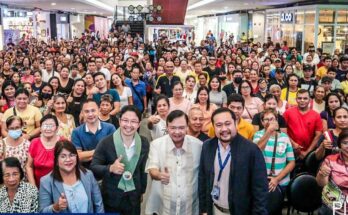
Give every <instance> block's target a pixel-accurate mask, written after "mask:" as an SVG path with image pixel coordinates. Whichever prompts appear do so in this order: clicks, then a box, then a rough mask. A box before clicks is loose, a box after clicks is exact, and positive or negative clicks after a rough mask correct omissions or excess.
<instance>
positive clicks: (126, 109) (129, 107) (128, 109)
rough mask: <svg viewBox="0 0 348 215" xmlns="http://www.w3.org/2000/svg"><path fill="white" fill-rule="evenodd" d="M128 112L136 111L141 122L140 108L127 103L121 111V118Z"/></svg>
mask: <svg viewBox="0 0 348 215" xmlns="http://www.w3.org/2000/svg"><path fill="white" fill-rule="evenodd" d="M126 112H134V113H135V114H136V115H137V117H138V119H139V122H140V121H141V112H140V111H139V109H138V108H136V107H135V106H134V105H126V106H124V107H123V108H122V109H121V111H120V113H119V114H120V119H121V118H122V116H123V115H124V114H125V113H126Z"/></svg>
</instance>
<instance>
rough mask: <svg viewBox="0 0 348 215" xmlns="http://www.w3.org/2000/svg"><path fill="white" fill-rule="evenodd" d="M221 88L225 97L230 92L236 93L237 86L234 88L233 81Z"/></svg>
mask: <svg viewBox="0 0 348 215" xmlns="http://www.w3.org/2000/svg"><path fill="white" fill-rule="evenodd" d="M222 90H223V91H225V93H226V95H227V97H228V96H229V95H231V94H232V93H237V90H238V89H237V88H235V86H234V84H233V82H232V83H230V84H227V85H225V86H224V87H223V88H222Z"/></svg>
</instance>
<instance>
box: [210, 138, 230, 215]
mask: <svg viewBox="0 0 348 215" xmlns="http://www.w3.org/2000/svg"><path fill="white" fill-rule="evenodd" d="M218 147H220V154H221V161H222V163H223V162H224V161H225V159H226V157H227V155H228V153H229V152H230V151H231V147H230V145H228V146H227V148H226V149H225V148H224V147H223V146H222V144H221V143H220V141H219V145H218ZM231 159H232V156H231V157H230V158H229V159H228V162H227V164H226V166H225V168H224V170H223V171H222V174H221V178H220V181H219V183H218V182H217V181H218V180H217V179H218V176H219V171H220V166H219V157H218V150H217V149H216V154H215V160H214V173H215V177H214V185H218V186H219V187H220V197H219V199H218V200H215V199H213V201H214V203H215V204H217V205H219V206H220V207H223V208H225V209H229V205H228V192H229V182H230V168H231Z"/></svg>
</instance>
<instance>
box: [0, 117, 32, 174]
mask: <svg viewBox="0 0 348 215" xmlns="http://www.w3.org/2000/svg"><path fill="white" fill-rule="evenodd" d="M6 127H7V132H8V135H7V137H6V138H4V139H3V140H2V141H0V160H3V159H5V158H7V157H16V158H18V160H19V162H20V163H21V166H22V168H23V169H24V167H25V164H26V162H27V158H28V150H29V145H30V141H29V140H27V139H25V138H24V137H23V135H22V134H23V131H22V129H23V120H22V119H21V118H20V117H19V116H11V117H10V118H8V119H7V120H6Z"/></svg>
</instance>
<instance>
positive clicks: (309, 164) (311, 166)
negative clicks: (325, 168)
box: [305, 151, 320, 176]
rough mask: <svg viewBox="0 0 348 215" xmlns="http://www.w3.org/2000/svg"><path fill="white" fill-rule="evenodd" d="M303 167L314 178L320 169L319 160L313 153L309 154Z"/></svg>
mask: <svg viewBox="0 0 348 215" xmlns="http://www.w3.org/2000/svg"><path fill="white" fill-rule="evenodd" d="M305 167H306V169H307V171H308V173H309V174H311V175H314V176H316V174H317V172H318V169H319V167H320V160H318V159H317V158H316V156H315V151H312V152H310V153H309V154H308V155H307V156H306V158H305Z"/></svg>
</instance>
